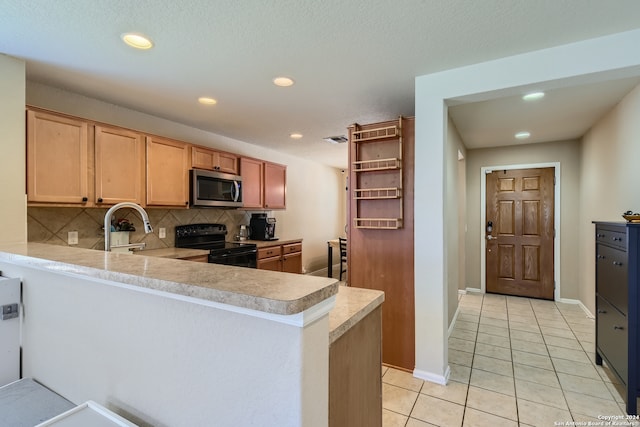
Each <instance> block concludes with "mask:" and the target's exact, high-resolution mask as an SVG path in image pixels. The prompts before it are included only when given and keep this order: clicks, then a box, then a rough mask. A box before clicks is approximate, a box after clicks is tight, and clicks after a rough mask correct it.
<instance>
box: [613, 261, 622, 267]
mask: <svg viewBox="0 0 640 427" xmlns="http://www.w3.org/2000/svg"><path fill="white" fill-rule="evenodd" d="M613 265H617V266H618V267H622V263H621V262H618V261H613Z"/></svg>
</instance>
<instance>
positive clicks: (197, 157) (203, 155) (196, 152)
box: [191, 147, 214, 170]
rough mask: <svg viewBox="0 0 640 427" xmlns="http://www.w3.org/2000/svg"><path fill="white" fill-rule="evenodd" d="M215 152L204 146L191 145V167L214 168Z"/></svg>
mask: <svg viewBox="0 0 640 427" xmlns="http://www.w3.org/2000/svg"><path fill="white" fill-rule="evenodd" d="M213 155H214V152H213V151H211V150H207V149H205V148H202V147H191V167H192V168H197V169H207V170H213Z"/></svg>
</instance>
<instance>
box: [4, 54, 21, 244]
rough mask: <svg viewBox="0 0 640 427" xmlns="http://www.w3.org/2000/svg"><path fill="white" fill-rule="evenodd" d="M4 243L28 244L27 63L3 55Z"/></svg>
mask: <svg viewBox="0 0 640 427" xmlns="http://www.w3.org/2000/svg"><path fill="white" fill-rule="evenodd" d="M0 94H1V95H0V96H1V97H2V98H1V99H2V100H1V101H0V158H1V159H2V167H0V183H2V185H0V200H2V209H0V224H2V231H0V242H3V243H14V242H20V243H22V242H26V241H27V205H26V196H25V194H26V188H25V176H26V175H25V174H26V172H25V158H26V151H25V146H26V144H25V113H24V99H25V63H24V62H23V61H20V60H18V59H15V58H11V57H8V56H6V55H2V54H0Z"/></svg>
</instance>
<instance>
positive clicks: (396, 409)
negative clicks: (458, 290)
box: [382, 294, 638, 427]
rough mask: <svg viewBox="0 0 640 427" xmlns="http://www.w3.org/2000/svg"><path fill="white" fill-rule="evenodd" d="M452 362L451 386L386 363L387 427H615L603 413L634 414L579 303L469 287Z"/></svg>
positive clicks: (456, 330)
mask: <svg viewBox="0 0 640 427" xmlns="http://www.w3.org/2000/svg"><path fill="white" fill-rule="evenodd" d="M449 366H450V368H451V376H450V381H449V384H448V385H446V386H442V385H438V384H434V383H430V382H425V381H422V380H419V379H417V378H414V377H413V376H412V375H411V374H409V373H406V372H403V371H399V370H397V369H393V368H386V367H383V368H382V374H383V377H382V394H383V404H382V406H383V427H396V426H403V427H404V426H406V427H425V426H431V425H436V426H447V427H449V426H465V427H467V426H469V427H471V426H516V427H517V426H558V425H564V426H568V425H607V424H606V423H603V420H602V419H599V418H598V416H612V415H619V416H624V415H625V414H626V413H625V406H624V400H623V399H622V397H621V395H620V393H619V391H618V389H617V388H616V382H617V381H616V380H615V379H614V377H613V376H612V375H611V374H610V373H609V372H608V370H607V368H603V367H602V366H597V365H595V322H594V320H593V319H590V318H588V317H587V316H586V314H585V312H584V311H583V310H582V309H581V308H580V307H579V306H577V305H573V304H564V303H555V302H553V301H542V300H536V299H528V298H518V297H509V296H501V295H493V294H485V295H482V294H466V295H461V296H460V300H459V312H458V317H457V321H456V323H455V326H454V329H453V331H452V333H451V336H450V337H449ZM618 387H619V385H618ZM589 422H591V423H592V424H589ZM618 422H622V424H619V425H625V422H626V420H624V419H623V420H618ZM594 423H601V424H594ZM609 425H611V424H609ZM626 425H631V424H626ZM634 425H638V423H637V422H636V424H634Z"/></svg>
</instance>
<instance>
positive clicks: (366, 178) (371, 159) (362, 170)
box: [350, 117, 403, 230]
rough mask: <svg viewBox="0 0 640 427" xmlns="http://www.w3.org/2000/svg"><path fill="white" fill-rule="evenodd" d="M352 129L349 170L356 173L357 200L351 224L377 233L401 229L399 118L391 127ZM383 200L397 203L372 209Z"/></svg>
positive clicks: (400, 133)
mask: <svg viewBox="0 0 640 427" xmlns="http://www.w3.org/2000/svg"><path fill="white" fill-rule="evenodd" d="M355 129H356V130H354V131H352V132H351V134H350V136H351V142H352V143H353V144H355V160H353V162H352V163H351V164H352V170H353V171H354V172H355V173H356V174H357V180H356V183H355V185H356V187H355V188H354V189H353V193H352V194H353V199H354V200H356V212H355V215H354V219H353V225H354V227H355V228H364V229H367V228H368V229H376V230H397V229H398V228H402V217H403V215H402V205H403V201H402V117H400V119H398V123H397V124H396V125H393V126H384V127H379V128H374V129H365V130H359V128H358V127H357V125H356V127H355ZM389 154H391V155H392V156H393V157H388V155H389ZM383 200H386V201H388V200H396V201H397V202H396V203H395V204H394V205H393V206H389V205H388V204H379V205H380V206H379V207H376V206H373V204H374V203H376V201H383ZM365 204H367V205H368V206H366V205H365ZM371 215H376V217H371Z"/></svg>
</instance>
